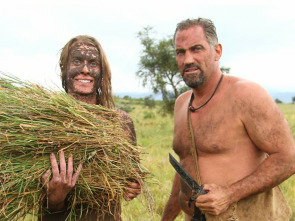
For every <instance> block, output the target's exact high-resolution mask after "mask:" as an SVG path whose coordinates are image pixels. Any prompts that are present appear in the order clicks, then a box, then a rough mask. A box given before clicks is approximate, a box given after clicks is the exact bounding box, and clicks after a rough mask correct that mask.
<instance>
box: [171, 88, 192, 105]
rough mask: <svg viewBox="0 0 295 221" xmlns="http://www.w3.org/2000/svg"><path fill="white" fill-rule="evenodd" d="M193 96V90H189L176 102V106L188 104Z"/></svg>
mask: <svg viewBox="0 0 295 221" xmlns="http://www.w3.org/2000/svg"><path fill="white" fill-rule="evenodd" d="M191 94H192V90H188V91H186V92H184V93H182V94H180V95H179V96H178V97H177V98H176V101H175V104H179V103H184V102H186V101H187V100H188V99H189V98H190V96H191Z"/></svg>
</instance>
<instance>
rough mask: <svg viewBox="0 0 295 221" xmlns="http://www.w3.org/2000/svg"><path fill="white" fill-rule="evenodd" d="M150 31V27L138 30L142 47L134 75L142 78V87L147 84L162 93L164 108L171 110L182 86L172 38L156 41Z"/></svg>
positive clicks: (154, 90)
mask: <svg viewBox="0 0 295 221" xmlns="http://www.w3.org/2000/svg"><path fill="white" fill-rule="evenodd" d="M151 31H152V27H145V28H144V29H143V31H140V32H138V38H139V39H140V42H141V45H142V46H143V47H144V49H143V50H142V54H141V56H140V62H139V70H138V71H137V72H136V75H137V76H138V77H139V78H140V79H141V80H142V84H143V86H144V87H145V86H147V85H149V86H150V87H151V89H152V90H153V92H154V93H155V94H157V93H160V94H161V95H162V99H163V102H164V106H165V109H166V110H167V111H169V112H170V111H171V112H172V111H173V105H174V102H175V99H176V98H177V97H178V95H179V91H180V90H181V88H182V87H183V83H182V78H181V75H180V73H179V70H178V67H177V64H176V60H175V52H174V45H173V40H172V38H168V39H166V38H164V39H162V40H159V41H156V40H155V39H153V38H151V37H150V32H151ZM171 91H172V92H171ZM171 102H172V103H173V105H172V109H171Z"/></svg>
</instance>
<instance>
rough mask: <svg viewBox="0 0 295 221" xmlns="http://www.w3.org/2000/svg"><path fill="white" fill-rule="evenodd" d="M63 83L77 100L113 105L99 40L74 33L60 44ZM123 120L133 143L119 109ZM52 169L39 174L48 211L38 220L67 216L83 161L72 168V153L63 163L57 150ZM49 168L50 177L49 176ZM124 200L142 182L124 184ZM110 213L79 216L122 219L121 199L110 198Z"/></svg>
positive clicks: (138, 189) (129, 124) (128, 122)
mask: <svg viewBox="0 0 295 221" xmlns="http://www.w3.org/2000/svg"><path fill="white" fill-rule="evenodd" d="M60 68H61V79H62V85H63V88H64V89H65V91H66V93H68V94H69V95H70V96H72V97H73V98H75V99H76V100H79V101H82V102H85V103H88V104H94V105H98V104H99V105H102V106H104V107H107V108H112V109H114V108H115V104H114V101H113V98H112V94H111V71H110V67H109V64H108V61H107V59H106V56H105V53H104V51H103V49H102V47H101V45H100V44H99V42H98V41H97V40H96V39H94V38H93V37H90V36H77V37H75V38H73V39H71V40H70V41H69V42H68V43H67V44H66V45H65V46H64V48H63V50H62V52H61V56H60ZM118 112H120V114H121V115H122V118H123V119H124V120H125V121H126V125H125V126H124V129H125V130H126V133H128V134H129V136H130V138H131V140H132V142H133V143H134V145H136V136H135V130H134V126H133V122H132V120H131V119H130V118H129V116H128V115H127V113H125V112H123V111H121V110H118ZM50 163H51V170H50V169H49V170H47V171H46V173H45V174H44V175H43V176H42V183H43V185H44V187H45V189H46V192H47V199H46V202H44V203H45V204H46V207H47V209H48V211H49V212H44V211H41V212H42V215H41V217H40V219H41V220H55V221H57V220H65V219H66V217H67V216H68V213H69V211H68V207H67V195H68V194H69V192H70V191H71V190H72V189H73V187H74V186H75V184H76V182H77V179H78V177H79V173H80V171H81V169H82V163H80V165H79V166H78V168H77V170H76V171H75V172H74V171H73V156H72V154H70V155H69V156H68V160H67V163H66V160H65V156H64V152H63V151H59V165H58V163H57V160H56V157H55V155H54V154H53V153H52V154H51V155H50ZM50 172H52V177H50ZM125 189H126V191H125V193H124V198H125V200H127V201H128V200H132V199H133V198H135V197H136V196H137V195H138V194H139V193H140V192H141V185H140V184H139V183H138V182H137V181H134V180H131V181H130V183H129V184H128V187H126V188H125ZM110 204H111V205H107V206H108V211H109V213H107V214H105V213H101V212H100V211H87V212H85V211H81V214H82V215H81V217H80V218H79V220H121V218H120V213H121V211H120V210H121V209H120V202H119V199H118V201H117V202H115V203H113V202H110Z"/></svg>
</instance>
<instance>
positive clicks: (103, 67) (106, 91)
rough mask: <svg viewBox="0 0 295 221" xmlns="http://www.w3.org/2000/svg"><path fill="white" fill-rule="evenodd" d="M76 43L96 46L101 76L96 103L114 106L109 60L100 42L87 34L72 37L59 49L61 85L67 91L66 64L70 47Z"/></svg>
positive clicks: (109, 106)
mask: <svg viewBox="0 0 295 221" xmlns="http://www.w3.org/2000/svg"><path fill="white" fill-rule="evenodd" d="M76 43H83V44H86V45H88V46H93V47H95V48H97V50H98V53H99V60H100V61H99V65H100V72H101V78H100V79H99V83H98V88H97V89H96V99H97V104H100V105H102V106H105V107H108V108H114V107H115V104H114V100H113V96H112V84H111V69H110V65H109V62H108V60H107V57H106V54H105V52H104V51H103V49H102V47H101V45H100V43H99V42H98V41H97V40H96V39H95V38H93V37H91V36H88V35H79V36H77V37H74V38H72V39H71V40H70V41H69V42H68V43H67V44H66V45H65V46H64V47H63V48H62V50H61V54H60V60H59V66H60V70H61V80H62V87H63V88H64V89H65V91H66V92H68V85H67V81H66V78H67V65H68V58H69V53H70V51H71V48H72V47H73V46H74V45H75V44H76Z"/></svg>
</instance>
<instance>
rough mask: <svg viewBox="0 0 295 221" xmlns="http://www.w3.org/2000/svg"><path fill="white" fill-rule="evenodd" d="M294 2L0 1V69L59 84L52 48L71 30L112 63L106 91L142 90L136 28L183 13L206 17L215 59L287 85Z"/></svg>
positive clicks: (264, 81)
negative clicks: (217, 47)
mask: <svg viewBox="0 0 295 221" xmlns="http://www.w3.org/2000/svg"><path fill="white" fill-rule="evenodd" d="M294 9H295V6H294V4H293V3H292V0H280V1H278V0H277V1H274V0H265V1H264V0H247V1H242V0H240V1H232V0H229V1H227V0H204V1H203V0H193V1H192V0H182V1H171V0H169V1H168V0H149V1H147V0H141V1H135V0H124V1H114V0H107V1H98V0H51V1H45V0H43V1H42V0H36V1H34V0H19V1H13V0H10V1H3V2H2V3H1V8H0V27H1V29H0V71H2V72H5V73H8V74H11V75H14V76H17V77H19V78H21V79H23V80H25V81H31V82H33V83H37V84H41V85H43V86H45V87H49V88H55V87H57V88H61V81H60V77H59V74H60V70H59V66H58V59H59V55H60V54H59V53H60V50H61V49H62V47H63V46H64V45H65V44H66V43H67V42H68V41H69V40H70V39H71V38H73V37H75V36H77V35H83V34H87V35H91V36H93V37H95V38H96V39H97V40H98V41H99V42H100V43H101V45H102V47H103V49H104V51H105V52H106V55H107V58H108V60H109V63H110V66H111V70H112V84H113V92H114V93H115V94H116V93H124V92H126V93H127V92H129V93H130V92H150V91H151V90H150V88H148V87H147V88H143V87H142V84H141V81H140V79H139V78H137V77H136V75H135V73H136V71H137V70H138V68H139V66H138V64H139V57H140V53H141V50H142V49H143V48H142V46H141V45H140V41H139V39H138V38H137V33H138V32H139V31H141V30H143V28H144V27H146V26H151V27H153V31H154V33H153V37H154V38H155V39H163V38H168V37H171V36H172V35H173V34H174V30H175V27H176V24H177V23H178V22H180V21H182V20H185V19H187V18H198V17H204V18H209V19H211V20H212V21H213V22H214V24H215V26H216V29H217V34H218V38H219V42H220V43H221V44H222V47H223V54H222V58H221V60H220V66H225V67H230V68H231V75H233V76H238V77H241V78H245V79H248V80H251V81H254V82H257V83H258V84H260V85H262V86H263V87H265V88H266V89H267V90H275V91H280V92H287V91H288V92H293V91H295V69H294V68H293V66H294V59H295V13H294Z"/></svg>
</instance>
